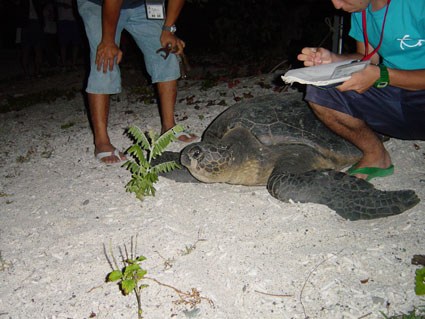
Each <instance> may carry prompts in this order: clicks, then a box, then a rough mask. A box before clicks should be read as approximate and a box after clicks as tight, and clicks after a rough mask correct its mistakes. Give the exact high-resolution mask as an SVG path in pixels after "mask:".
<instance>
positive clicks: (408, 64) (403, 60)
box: [349, 0, 425, 70]
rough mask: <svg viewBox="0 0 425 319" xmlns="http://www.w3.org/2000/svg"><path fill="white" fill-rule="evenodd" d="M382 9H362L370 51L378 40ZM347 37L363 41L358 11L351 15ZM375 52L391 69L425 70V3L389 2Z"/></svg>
mask: <svg viewBox="0 0 425 319" xmlns="http://www.w3.org/2000/svg"><path fill="white" fill-rule="evenodd" d="M386 8H387V7H386V6H385V7H384V8H382V9H381V10H378V11H375V12H372V4H370V5H369V7H368V8H367V9H366V22H367V36H368V40H369V43H370V45H371V46H373V47H374V48H376V47H377V46H378V44H379V41H380V39H381V31H382V23H383V21H384V16H385V10H386ZM349 35H350V36H351V37H352V38H354V39H355V40H357V41H360V42H364V36H363V25H362V13H361V12H355V13H352V14H351V30H350V33H349ZM369 53H370V52H369ZM378 53H379V55H380V56H381V57H382V59H383V61H382V62H383V63H384V64H385V65H386V66H388V67H390V68H392V69H400V70H418V69H425V0H392V1H391V3H390V4H389V8H388V14H387V19H386V22H385V28H384V36H383V40H382V44H381V47H380V48H379V50H378Z"/></svg>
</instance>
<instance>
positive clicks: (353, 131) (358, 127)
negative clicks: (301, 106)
mask: <svg viewBox="0 0 425 319" xmlns="http://www.w3.org/2000/svg"><path fill="white" fill-rule="evenodd" d="M309 104H310V106H311V108H312V109H313V111H314V113H315V114H316V115H317V117H318V118H319V119H320V120H321V121H322V122H323V123H324V124H325V125H326V126H327V127H329V128H330V129H331V130H332V131H334V132H335V133H337V134H339V135H341V136H342V137H343V138H345V139H347V140H349V141H350V142H351V143H353V144H354V145H356V146H357V147H358V148H359V149H360V150H361V151H362V152H363V157H362V159H361V160H360V161H359V163H358V164H357V166H356V168H360V167H379V168H387V167H388V166H390V165H391V157H390V155H389V154H388V152H387V150H386V149H385V147H384V144H383V143H382V142H381V140H380V139H379V138H378V137H377V136H376V134H375V133H374V132H373V131H372V130H371V129H370V128H369V127H368V126H367V125H366V123H365V122H364V121H362V120H360V119H357V118H354V117H352V116H350V115H347V114H345V113H342V112H338V111H335V110H332V109H329V108H326V107H323V106H320V105H317V104H314V103H311V102H309ZM355 176H356V177H359V178H362V179H365V178H366V177H367V176H366V175H364V174H356V175H355Z"/></svg>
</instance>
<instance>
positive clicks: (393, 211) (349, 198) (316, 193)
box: [267, 170, 420, 220]
mask: <svg viewBox="0 0 425 319" xmlns="http://www.w3.org/2000/svg"><path fill="white" fill-rule="evenodd" d="M267 189H268V190H269V192H270V194H271V195H272V196H273V197H276V198H277V199H280V200H282V201H285V202H287V201H288V200H289V199H292V200H294V201H297V202H301V203H308V202H310V203H318V204H324V205H326V206H328V207H329V208H331V209H333V210H335V212H336V213H337V214H339V215H340V216H342V217H343V218H346V219H349V220H359V219H374V218H381V217H387V216H392V215H397V214H401V213H402V212H404V211H406V210H408V209H410V208H412V207H413V206H415V205H416V204H418V203H419V201H420V200H419V198H418V196H417V195H416V194H415V192H414V191H412V190H401V191H381V190H378V189H376V188H375V187H374V186H373V185H372V184H370V183H368V182H366V181H364V180H362V179H359V178H356V177H354V176H348V175H346V174H344V173H341V172H337V171H334V170H313V171H309V172H305V173H298V174H293V173H282V172H276V173H272V174H271V175H270V178H269V181H268V184H267Z"/></svg>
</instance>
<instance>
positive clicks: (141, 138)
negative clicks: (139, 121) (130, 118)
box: [128, 125, 150, 150]
mask: <svg viewBox="0 0 425 319" xmlns="http://www.w3.org/2000/svg"><path fill="white" fill-rule="evenodd" d="M128 133H129V134H130V135H131V136H132V137H133V138H134V139H135V140H136V143H137V144H140V145H141V146H142V148H143V149H144V150H148V149H149V148H150V144H149V141H148V139H147V137H146V135H145V134H144V133H143V132H142V130H141V129H140V128H138V127H137V126H135V125H132V126H130V128H129V129H128Z"/></svg>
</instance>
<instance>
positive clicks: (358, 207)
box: [175, 92, 419, 220]
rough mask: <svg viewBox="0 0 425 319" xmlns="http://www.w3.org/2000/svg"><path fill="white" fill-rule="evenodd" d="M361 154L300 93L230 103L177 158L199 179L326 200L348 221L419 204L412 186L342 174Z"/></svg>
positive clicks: (307, 199) (314, 200) (300, 199)
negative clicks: (386, 187) (385, 186)
mask: <svg viewBox="0 0 425 319" xmlns="http://www.w3.org/2000/svg"><path fill="white" fill-rule="evenodd" d="M361 156H362V153H361V151H360V150H359V149H357V148H356V147H355V146H354V145H352V144H351V143H349V142H348V141H346V140H344V139H343V138H341V137H339V136H338V135H336V134H334V133H333V132H332V131H330V130H329V129H328V128H327V127H326V126H325V125H323V124H322V123H321V122H320V121H319V120H318V119H317V118H316V117H315V115H314V114H313V113H312V112H311V110H310V108H309V107H308V105H307V104H306V102H304V101H303V100H302V96H301V94H300V93H298V92H295V93H284V94H282V93H281V94H271V95H266V96H261V97H256V98H252V99H249V100H244V101H242V102H239V103H237V104H235V105H233V106H231V107H229V108H228V109H227V110H225V111H224V112H223V113H221V114H220V115H219V116H218V117H217V118H216V119H215V120H214V121H213V122H212V123H211V124H210V125H209V127H208V128H207V129H206V131H205V132H204V134H203V138H202V141H201V142H198V143H193V144H190V145H188V146H187V147H185V148H184V149H183V150H182V152H181V155H180V162H181V164H182V165H183V166H185V167H186V168H187V169H188V170H189V171H190V173H191V174H192V175H193V177H195V178H196V179H197V180H199V181H201V182H205V183H228V184H241V185H267V189H268V191H269V192H270V194H271V195H272V196H274V197H276V198H277V199H279V200H282V201H284V202H287V201H289V200H291V199H292V200H293V201H295V202H301V203H306V202H312V203H319V204H324V205H327V206H328V207H330V208H331V209H333V210H335V211H336V213H338V214H339V215H341V216H342V217H344V218H347V219H350V220H357V219H373V218H379V217H385V216H390V215H396V214H400V213H402V212H403V211H405V210H407V209H409V208H411V207H413V206H415V205H416V204H417V203H418V202H419V198H418V197H417V196H416V194H415V192H414V191H412V190H400V191H381V190H378V189H375V188H374V186H373V185H372V184H371V183H369V182H366V181H364V180H362V179H359V178H356V177H354V176H348V175H347V174H345V173H343V172H340V170H341V169H343V168H345V167H347V166H349V165H352V164H353V163H355V162H356V161H358V160H359V159H360V158H361ZM180 176H181V175H180ZM175 179H177V180H179V178H175Z"/></svg>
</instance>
